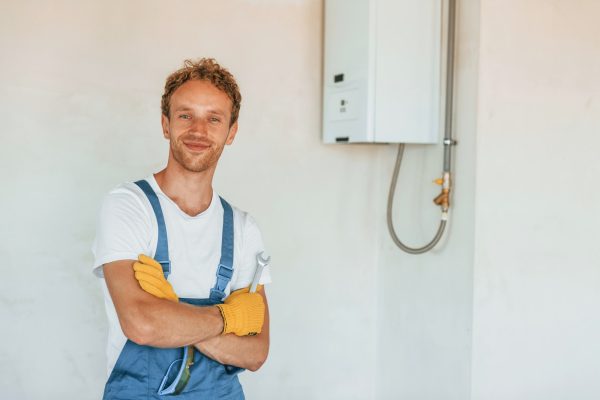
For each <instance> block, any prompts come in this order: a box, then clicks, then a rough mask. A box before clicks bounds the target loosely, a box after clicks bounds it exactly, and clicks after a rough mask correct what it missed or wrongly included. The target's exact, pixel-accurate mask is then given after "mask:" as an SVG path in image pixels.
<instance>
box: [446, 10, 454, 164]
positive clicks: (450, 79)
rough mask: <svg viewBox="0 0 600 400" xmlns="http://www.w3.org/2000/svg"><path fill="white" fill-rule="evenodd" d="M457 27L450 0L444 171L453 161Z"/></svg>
mask: <svg viewBox="0 0 600 400" xmlns="http://www.w3.org/2000/svg"><path fill="white" fill-rule="evenodd" d="M455 27H456V0H448V42H447V60H446V104H445V105H446V107H445V108H446V111H445V113H444V117H445V121H444V172H450V170H451V161H452V153H451V149H452V145H453V144H454V141H453V139H452V129H453V126H452V117H453V115H452V110H453V107H454V104H453V101H454V43H455V39H454V37H455Z"/></svg>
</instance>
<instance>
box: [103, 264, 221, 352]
mask: <svg viewBox="0 0 600 400" xmlns="http://www.w3.org/2000/svg"><path fill="white" fill-rule="evenodd" d="M132 264H133V260H120V261H115V262H112V263H108V264H106V265H104V277H105V279H106V284H107V286H108V290H109V292H110V295H111V297H112V300H113V303H114V305H115V309H116V311H117V315H118V316H119V322H120V324H121V328H122V330H123V333H124V334H125V336H126V337H127V338H129V339H130V340H132V341H133V342H135V343H137V344H141V345H148V346H154V347H182V346H186V345H191V344H194V343H198V342H201V341H203V340H206V339H209V338H212V337H215V336H218V335H220V334H221V332H223V318H222V317H221V312H220V311H219V309H218V308H217V307H196V306H192V305H189V304H184V303H177V302H173V301H169V300H165V299H159V298H157V297H154V296H153V295H151V294H149V293H146V292H145V291H144V290H142V288H141V287H140V286H139V284H138V282H137V280H136V279H135V277H134V274H133V268H132Z"/></svg>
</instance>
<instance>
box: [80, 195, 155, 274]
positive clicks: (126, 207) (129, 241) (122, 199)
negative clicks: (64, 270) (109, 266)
mask: <svg viewBox="0 0 600 400" xmlns="http://www.w3.org/2000/svg"><path fill="white" fill-rule="evenodd" d="M151 240H152V237H151V221H150V218H149V215H148V213H147V210H146V209H145V207H144V205H143V203H142V202H141V200H140V199H139V197H137V196H136V194H135V193H133V192H132V191H131V190H128V189H120V190H119V189H115V190H113V191H112V192H110V193H109V194H108V195H107V196H106V197H105V198H104V201H103V203H102V207H101V209H100V214H99V217H98V224H97V231H96V239H95V240H94V244H93V246H92V252H93V254H94V265H93V268H94V274H95V275H96V276H98V277H103V276H104V274H103V271H102V266H103V265H104V264H106V263H109V262H113V261H118V260H135V259H137V258H138V255H139V254H140V253H144V254H149V253H148V249H149V248H150V242H151Z"/></svg>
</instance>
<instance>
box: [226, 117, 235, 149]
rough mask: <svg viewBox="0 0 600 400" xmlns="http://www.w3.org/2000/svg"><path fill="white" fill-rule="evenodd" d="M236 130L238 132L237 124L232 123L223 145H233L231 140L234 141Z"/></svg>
mask: <svg viewBox="0 0 600 400" xmlns="http://www.w3.org/2000/svg"><path fill="white" fill-rule="evenodd" d="M237 130H238V123H237V121H235V122H234V123H233V125H231V126H230V127H229V134H228V135H227V140H226V141H225V144H228V145H229V144H231V143H233V139H235V135H236V134H237Z"/></svg>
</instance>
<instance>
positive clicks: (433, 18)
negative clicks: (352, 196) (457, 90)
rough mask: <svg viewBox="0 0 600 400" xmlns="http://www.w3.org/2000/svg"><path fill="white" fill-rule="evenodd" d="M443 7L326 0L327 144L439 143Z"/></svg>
mask: <svg viewBox="0 0 600 400" xmlns="http://www.w3.org/2000/svg"><path fill="white" fill-rule="evenodd" d="M442 12H443V8H442V0H326V1H325V59H324V63H325V65H324V94H323V105H324V113H323V140H324V142H325V143H339V142H349V143H439V141H440V136H441V131H442V129H443V123H442V121H443V118H442V111H443V110H442V108H443V106H444V104H443V85H444V65H445V64H444V61H445V57H444V54H443V50H444V46H443V45H442V44H443V43H444V42H443V37H444V32H443V23H442V21H443V18H442V17H443V16H442Z"/></svg>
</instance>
